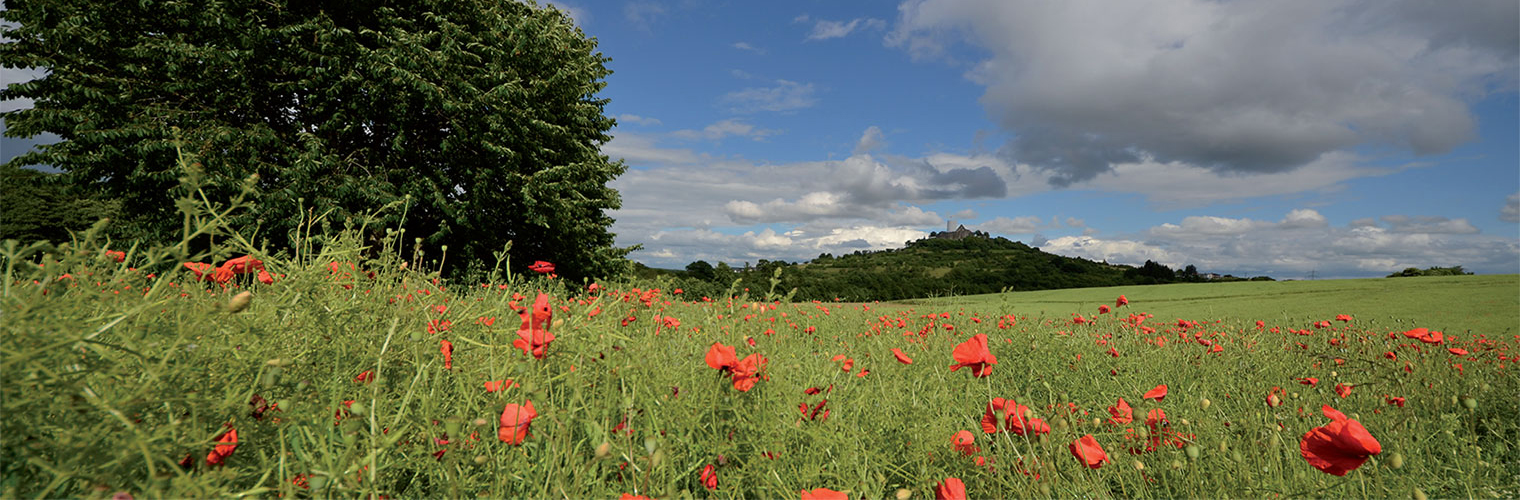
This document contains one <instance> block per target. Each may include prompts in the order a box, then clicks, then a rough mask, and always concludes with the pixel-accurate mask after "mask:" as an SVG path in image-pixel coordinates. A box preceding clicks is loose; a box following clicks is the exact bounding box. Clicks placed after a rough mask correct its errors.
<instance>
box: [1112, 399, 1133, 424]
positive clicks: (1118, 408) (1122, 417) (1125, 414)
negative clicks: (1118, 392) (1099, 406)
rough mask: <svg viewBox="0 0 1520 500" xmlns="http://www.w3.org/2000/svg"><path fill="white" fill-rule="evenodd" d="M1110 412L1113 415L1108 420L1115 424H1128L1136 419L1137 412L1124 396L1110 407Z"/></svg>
mask: <svg viewBox="0 0 1520 500" xmlns="http://www.w3.org/2000/svg"><path fill="white" fill-rule="evenodd" d="M1108 414H1109V415H1113V416H1112V417H1110V418H1109V419H1108V421H1109V422H1111V423H1114V424H1127V423H1130V422H1133V421H1135V412H1134V410H1133V409H1131V408H1130V407H1129V403H1128V402H1125V401H1124V398H1119V402H1117V403H1114V405H1113V406H1110V407H1108Z"/></svg>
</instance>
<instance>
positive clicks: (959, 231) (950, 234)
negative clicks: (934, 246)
mask: <svg viewBox="0 0 1520 500" xmlns="http://www.w3.org/2000/svg"><path fill="white" fill-rule="evenodd" d="M951 224H955V221H949V222H946V223H945V232H943V233H932V234H930V235H929V236H930V237H932V238H939V239H942V240H964V239H966V238H967V237H970V236H973V235H975V234H976V233H973V232H971V230H970V229H966V226H964V225H958V226H956V228H955V229H954V230H951V229H950V225H951Z"/></svg>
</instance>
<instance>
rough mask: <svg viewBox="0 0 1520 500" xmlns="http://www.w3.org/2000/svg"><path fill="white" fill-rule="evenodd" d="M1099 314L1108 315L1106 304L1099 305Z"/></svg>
mask: <svg viewBox="0 0 1520 500" xmlns="http://www.w3.org/2000/svg"><path fill="white" fill-rule="evenodd" d="M1098 314H1108V305H1106V304H1104V305H1099V306H1098Z"/></svg>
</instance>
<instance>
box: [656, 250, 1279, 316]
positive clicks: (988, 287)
mask: <svg viewBox="0 0 1520 500" xmlns="http://www.w3.org/2000/svg"><path fill="white" fill-rule="evenodd" d="M1189 267H1191V266H1189ZM777 271H780V274H779V276H778V275H777V274H776V273H777ZM638 273H639V274H640V275H641V277H645V278H650V277H658V276H661V275H668V276H671V277H673V278H677V281H676V286H681V287H683V288H684V291H689V292H692V293H700V294H702V295H706V296H711V297H720V296H724V289H726V288H727V286H728V285H729V284H730V283H732V280H733V278H742V279H743V281H742V285H741V286H743V287H749V288H755V287H757V286H764V285H766V284H768V283H769V280H770V279H771V278H773V277H775V278H778V279H779V282H777V283H776V284H775V289H776V290H777V291H780V292H783V293H784V292H786V291H789V290H792V289H796V293H795V295H794V296H793V299H795V300H824V301H830V300H835V299H843V300H848V301H870V300H900V299H910V298H923V297H935V296H946V295H968V294H981V293H996V292H1001V291H1004V290H1015V291H1025V290H1049V289H1059V288H1084V287H1102V286H1119V285H1148V284H1156V283H1172V282H1176V281H1194V280H1198V279H1199V278H1198V277H1197V276H1198V274H1197V272H1196V271H1192V272H1191V273H1178V272H1176V271H1173V270H1172V269H1170V268H1168V267H1166V266H1164V265H1161V264H1157V263H1155V262H1149V261H1147V262H1146V263H1145V265H1143V266H1140V267H1134V266H1127V265H1116V264H1108V263H1105V262H1095V261H1091V260H1087V259H1082V258H1076V257H1063V256H1060V255H1054V254H1049V253H1045V252H1042V251H1040V249H1039V248H1037V247H1031V246H1029V245H1026V244H1024V243H1021V242H1018V241H1012V240H1009V239H1007V238H1002V237H985V236H981V235H976V236H969V237H965V238H961V239H943V238H926V239H921V240H917V241H911V242H908V244H907V246H905V247H904V248H899V249H889V250H880V251H857V252H855V253H851V254H847V255H841V256H838V257H836V256H833V255H830V254H823V255H819V256H818V257H817V258H815V259H813V260H812V261H810V262H806V263H795V264H793V263H788V262H784V261H765V260H762V261H760V262H759V263H758V264H757V265H755V266H746V268H744V269H732V270H730V269H728V268H727V266H723V265H720V266H718V267H716V268H715V267H713V266H711V265H709V264H707V263H706V262H701V261H698V262H694V263H692V264H691V265H689V266H687V269H686V270H685V271H673V270H657V269H650V268H641V269H640V270H639V272H638ZM1179 274H1181V276H1179ZM1265 279H1270V278H1265ZM757 291H758V290H757Z"/></svg>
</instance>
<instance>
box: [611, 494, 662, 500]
mask: <svg viewBox="0 0 1520 500" xmlns="http://www.w3.org/2000/svg"><path fill="white" fill-rule="evenodd" d="M618 500H653V499H651V498H649V497H646V496H644V495H629V494H627V493H624V494H623V496H620V497H618Z"/></svg>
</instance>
